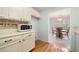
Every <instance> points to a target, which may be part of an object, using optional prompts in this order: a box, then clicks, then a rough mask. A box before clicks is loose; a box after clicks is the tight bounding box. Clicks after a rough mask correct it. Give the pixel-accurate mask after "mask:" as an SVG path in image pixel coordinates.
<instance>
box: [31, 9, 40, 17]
mask: <svg viewBox="0 0 79 59" xmlns="http://www.w3.org/2000/svg"><path fill="white" fill-rule="evenodd" d="M30 10H31V15H32V16H34V17H37V18H40V13H39V12H38V11H36V10H35V9H33V8H30Z"/></svg>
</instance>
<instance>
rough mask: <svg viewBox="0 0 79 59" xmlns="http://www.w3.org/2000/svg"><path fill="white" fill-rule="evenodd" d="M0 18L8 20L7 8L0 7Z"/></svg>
mask: <svg viewBox="0 0 79 59" xmlns="http://www.w3.org/2000/svg"><path fill="white" fill-rule="evenodd" d="M0 18H8V7H0Z"/></svg>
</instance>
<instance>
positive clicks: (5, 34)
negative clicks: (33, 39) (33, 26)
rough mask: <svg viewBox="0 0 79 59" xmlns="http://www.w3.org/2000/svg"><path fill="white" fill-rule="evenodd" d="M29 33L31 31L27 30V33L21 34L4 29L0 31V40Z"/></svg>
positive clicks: (14, 30) (13, 30)
mask: <svg viewBox="0 0 79 59" xmlns="http://www.w3.org/2000/svg"><path fill="white" fill-rule="evenodd" d="M29 33H33V31H32V30H28V31H24V32H21V31H18V30H16V29H4V30H0V39H2V38H6V37H10V36H16V35H22V34H29Z"/></svg>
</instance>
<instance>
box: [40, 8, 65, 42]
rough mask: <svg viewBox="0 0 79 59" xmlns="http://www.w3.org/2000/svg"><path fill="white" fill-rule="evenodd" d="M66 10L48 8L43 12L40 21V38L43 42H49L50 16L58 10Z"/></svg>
mask: <svg viewBox="0 0 79 59" xmlns="http://www.w3.org/2000/svg"><path fill="white" fill-rule="evenodd" d="M62 9H65V8H62V7H58V8H53V7H52V8H48V9H46V10H44V11H42V12H41V18H40V20H39V25H40V26H39V36H40V38H41V40H43V41H49V19H48V14H49V13H51V12H54V11H57V10H62Z"/></svg>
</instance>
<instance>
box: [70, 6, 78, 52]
mask: <svg viewBox="0 0 79 59" xmlns="http://www.w3.org/2000/svg"><path fill="white" fill-rule="evenodd" d="M70 18H71V20H70V27H71V29H72V30H73V29H75V27H78V28H79V7H74V8H71V17H70ZM75 39H76V38H75V36H74V33H73V31H71V48H72V50H73V51H76V50H75V48H79V47H76V42H75Z"/></svg>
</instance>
